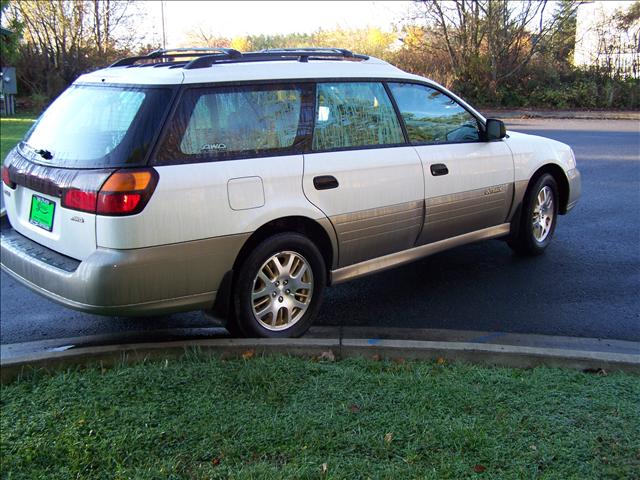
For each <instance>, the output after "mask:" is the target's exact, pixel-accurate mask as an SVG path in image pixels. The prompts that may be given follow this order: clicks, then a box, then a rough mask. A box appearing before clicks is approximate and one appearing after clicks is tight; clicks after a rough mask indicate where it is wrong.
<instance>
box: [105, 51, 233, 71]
mask: <svg viewBox="0 0 640 480" xmlns="http://www.w3.org/2000/svg"><path fill="white" fill-rule="evenodd" d="M212 54H214V55H215V54H217V55H223V56H225V57H228V58H239V57H241V56H242V53H240V52H239V51H238V50H234V49H233V48H221V47H214V48H200V47H197V48H166V49H163V48H160V49H158V50H154V51H153V52H150V53H148V54H146V55H139V56H136V57H127V58H122V59H120V60H118V61H117V62H115V63H112V64H111V65H109V68H111V67H127V66H134V65H135V64H136V63H137V62H140V61H142V62H144V63H143V65H144V64H150V63H159V62H158V61H160V62H164V61H165V60H169V61H168V62H165V63H174V62H173V59H175V58H193V57H196V58H198V57H203V56H209V55H212Z"/></svg>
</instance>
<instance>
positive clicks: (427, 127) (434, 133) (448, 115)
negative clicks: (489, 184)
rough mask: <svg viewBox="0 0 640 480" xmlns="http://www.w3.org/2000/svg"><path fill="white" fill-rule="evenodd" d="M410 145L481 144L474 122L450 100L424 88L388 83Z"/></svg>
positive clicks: (435, 91) (443, 95) (408, 84)
mask: <svg viewBox="0 0 640 480" xmlns="http://www.w3.org/2000/svg"><path fill="white" fill-rule="evenodd" d="M389 88H390V89H391V92H392V94H393V97H394V98H395V100H396V103H397V105H398V108H399V110H400V113H401V114H402V118H403V120H404V123H405V126H406V128H407V133H408V135H409V140H410V141H411V143H413V144H424V143H451V142H475V141H478V140H480V131H479V129H478V121H477V120H476V118H475V117H474V116H473V115H471V114H470V113H469V112H468V111H466V110H465V109H464V108H463V107H462V106H460V105H459V104H458V103H457V102H456V101H455V100H453V99H452V98H451V97H449V96H447V95H445V94H443V93H441V92H439V91H438V90H436V89H434V88H430V87H427V86H425V85H416V84H412V83H390V84H389Z"/></svg>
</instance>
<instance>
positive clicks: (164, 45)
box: [160, 0, 167, 48]
mask: <svg viewBox="0 0 640 480" xmlns="http://www.w3.org/2000/svg"><path fill="white" fill-rule="evenodd" d="M160 16H161V17H162V48H167V35H166V33H165V23H164V0H160Z"/></svg>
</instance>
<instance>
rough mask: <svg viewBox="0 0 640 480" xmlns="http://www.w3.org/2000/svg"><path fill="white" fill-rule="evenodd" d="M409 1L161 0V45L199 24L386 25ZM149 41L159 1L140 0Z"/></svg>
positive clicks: (290, 28)
mask: <svg viewBox="0 0 640 480" xmlns="http://www.w3.org/2000/svg"><path fill="white" fill-rule="evenodd" d="M411 3H412V2H410V1H340V2H338V1H333V2H331V1H271V2H264V1H263V2H261V1H215V2H213V1H174V0H165V1H164V17H165V34H166V46H167V47H178V46H184V43H185V41H186V34H187V33H188V32H189V31H190V30H197V29H198V28H202V29H203V30H204V31H206V32H215V34H216V35H218V36H221V37H238V36H246V35H259V34H272V35H273V34H287V33H311V32H314V31H316V30H318V29H320V28H322V29H323V30H331V29H334V28H337V27H341V28H344V29H352V28H362V27H367V26H372V27H380V28H381V29H383V30H387V31H389V30H391V29H392V27H393V25H394V23H397V22H399V21H400V20H401V19H402V17H403V16H404V15H405V14H406V12H407V11H408V9H409V8H410V6H411ZM142 7H143V9H144V10H146V12H147V19H146V23H147V25H146V30H147V31H149V32H151V33H150V36H149V37H147V39H148V40H149V41H152V40H155V41H157V42H158V43H162V27H161V25H162V21H161V2H160V1H158V0H154V1H147V2H145V3H144V4H142Z"/></svg>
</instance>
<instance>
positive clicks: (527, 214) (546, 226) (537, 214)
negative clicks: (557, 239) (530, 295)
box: [508, 173, 559, 255]
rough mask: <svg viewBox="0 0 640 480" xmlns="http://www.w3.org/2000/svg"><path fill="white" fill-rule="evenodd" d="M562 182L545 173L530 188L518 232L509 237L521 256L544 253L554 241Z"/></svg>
mask: <svg viewBox="0 0 640 480" xmlns="http://www.w3.org/2000/svg"><path fill="white" fill-rule="evenodd" d="M558 199H559V196H558V184H557V182H556V180H555V179H554V178H553V176H551V175H549V174H548V173H545V174H544V175H542V176H541V177H540V178H538V180H536V182H535V183H534V184H533V186H532V187H531V188H530V189H529V190H528V191H527V194H526V196H525V198H524V200H523V203H522V214H521V216H520V218H519V219H518V221H519V222H520V224H519V226H518V230H517V231H518V233H517V235H516V236H514V237H512V238H510V239H509V240H508V244H509V246H510V247H511V248H512V249H513V250H514V251H515V252H517V253H519V254H521V255H540V254H541V253H543V252H544V250H545V249H546V248H547V247H548V246H549V244H550V243H551V239H552V238H553V234H554V232H555V229H556V222H557V218H558Z"/></svg>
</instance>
